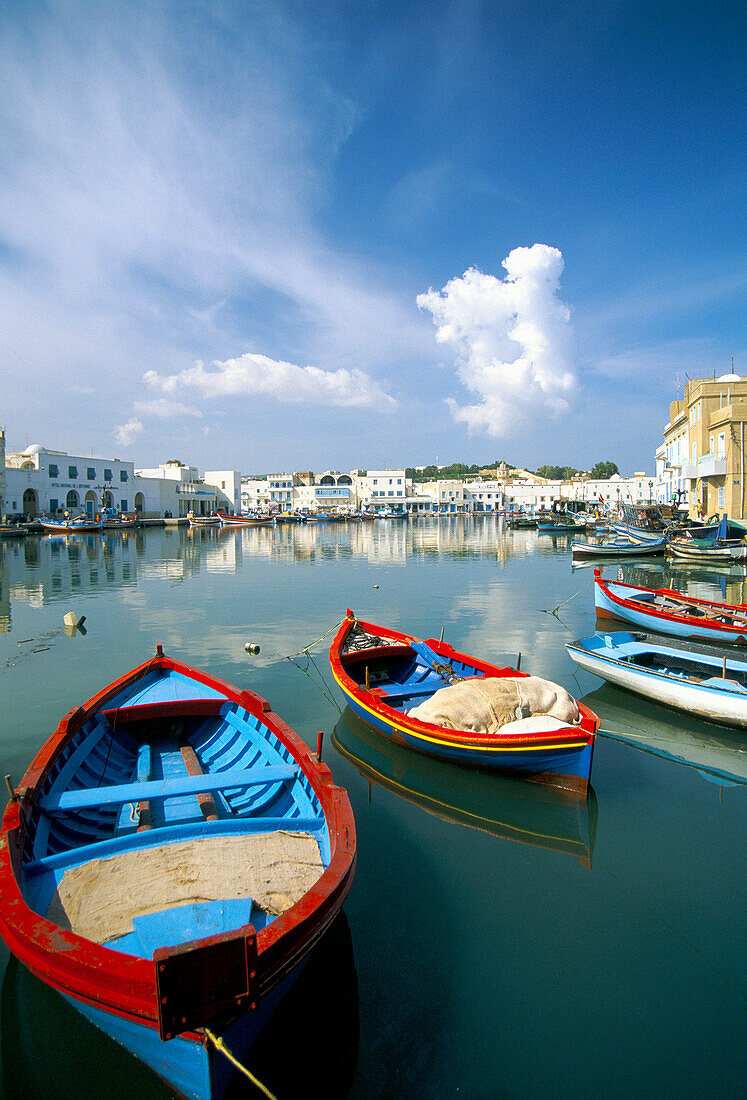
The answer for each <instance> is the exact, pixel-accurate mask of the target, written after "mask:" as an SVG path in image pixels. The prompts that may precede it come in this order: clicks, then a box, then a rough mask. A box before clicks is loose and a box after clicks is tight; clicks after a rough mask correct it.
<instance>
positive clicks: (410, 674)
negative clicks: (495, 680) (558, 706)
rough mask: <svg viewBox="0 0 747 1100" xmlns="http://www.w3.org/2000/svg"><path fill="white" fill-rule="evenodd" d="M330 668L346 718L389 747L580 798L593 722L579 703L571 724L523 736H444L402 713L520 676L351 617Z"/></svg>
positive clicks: (518, 727) (517, 726) (539, 726)
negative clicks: (448, 693)
mask: <svg viewBox="0 0 747 1100" xmlns="http://www.w3.org/2000/svg"><path fill="white" fill-rule="evenodd" d="M330 662H331V665H332V672H333V675H334V677H335V680H336V681H337V683H338V685H339V686H340V688H341V689H342V691H343V693H344V694H345V697H346V699H347V701H348V704H349V706H350V708H351V709H352V710H353V712H354V713H355V714H357V715H358V717H359V718H361V719H362V720H363V721H364V722H365V723H366V724H367V725H368V726H370V727H371V728H372V729H374V730H376V731H377V732H378V733H380V734H382V735H383V736H384V737H387V738H389V740H391V741H394V742H395V743H396V744H399V745H404V746H407V747H408V748H410V749H415V750H416V751H418V752H422V753H426V754H427V755H429V756H434V757H438V758H440V759H443V760H450V761H452V762H454V763H459V764H468V765H472V766H477V767H484V768H496V769H499V770H503V771H509V772H515V773H517V774H518V775H521V776H523V777H524V778H526V779H531V780H534V781H536V782H541V783H548V784H551V785H554V786H558V787H562V788H565V789H566V790H569V791H573V792H576V793H579V794H581V795H583V796H584V797H585V796H586V794H587V791H588V787H589V777H590V774H591V762H592V755H593V750H594V737H595V734H596V731H597V727H598V725H599V721H598V719H597V717H596V715H595V714H594V713H593V712H592V711H590V710H589V709H588V708H587V707H584V706H583V705H582V704H580V703H579V704H578V720H577V722H576V724H573V725H571V724H569V723H568V722H564V721H561V720H553V719H548V720H546V721H542V722H538V723H536V724H535V728H534V729H526V727H525V724H524V723H521V722H517V723H509V724H507V725H506V726H504V727H503V729H501V730H499V731H498V732H497V733H488V732H487V731H484V732H481V731H475V730H466V729H453V728H447V727H446V726H442V725H435V724H431V723H429V722H425V721H421V720H420V719H418V718H416V717H413V716H412V715H411V714H410V713H409V712H410V711H412V710H413V709H414V707H416V706H418V705H420V704H422V703H424V702H425V701H426V700H428V699H430V698H432V697H433V696H434V695H435V693H436V692H437V691H439V690H440V689H441V688H444V687H446V686H449V685H452V684H454V683H461V682H464V681H465V680H476V681H479V680H485V679H489V678H492V677H501V678H504V679H512V680H520V679H524V678H526V677H527V673H525V672H521V671H519V670H518V669H511V668H500V667H498V666H496V665H492V664H489V663H488V662H486V661H482V660H479V659H478V658H476V657H470V656H468V655H467V654H464V653H459V652H458V651H457V650H455V649H454V648H453V647H452V646H450V645H448V644H447V643H446V642H443V641H438V640H436V639H435V638H430V639H428V640H427V641H422V640H421V639H419V638H416V637H415V636H413V635H411V634H403V633H401V632H400V631H397V630H392V629H389V628H387V629H384V628H382V627H380V626H376V625H375V624H373V623H368V622H363V621H361V620H359V619H356V617H355V615H354V614H353V612H352V611H351V610H350V609H348V612H347V616H346V618H345V619H344V620H343V622H342V624H341V626H340V628H339V630H338V631H337V634H336V635H335V638H334V640H333V642H332V645H331V647H330ZM512 726H513V728H512Z"/></svg>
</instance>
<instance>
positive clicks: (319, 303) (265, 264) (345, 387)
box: [0, 2, 425, 442]
mask: <svg viewBox="0 0 747 1100" xmlns="http://www.w3.org/2000/svg"><path fill="white" fill-rule="evenodd" d="M249 7H250V8H251V13H249V12H248V11H245V9H244V8H241V7H238V6H237V7H236V8H231V7H230V6H229V8H228V9H226V10H225V11H224V12H223V13H222V15H221V14H220V13H217V12H214V13H212V15H211V14H210V13H209V12H208V11H207V10H206V11H205V12H203V13H202V14H203V16H204V17H205V19H206V22H205V24H204V27H203V31H204V41H203V39H202V38H200V40H199V42H198V39H197V36H196V30H195V28H194V27H193V28H192V33H191V34H184V35H182V34H181V33H180V34H175V33H174V24H173V20H174V19H175V18H176V17H177V12H176V9H174V8H172V7H170V6H169V5H168V4H152V5H150V4H148V5H145V4H143V5H139V4H117V3H116V2H115V3H112V4H111V5H106V7H105V8H99V7H98V6H96V5H90V6H86V7H85V12H86V15H85V18H83V16H82V9H81V8H79V6H76V5H74V6H70V7H65V6H59V5H52V6H50V7H49V8H47V7H40V8H38V9H35V10H34V9H29V10H28V11H27V13H26V15H25V16H24V17H23V18H22V19H21V18H17V19H13V18H11V15H10V14H9V13H8V12H7V10H6V15H5V17H3V16H1V15H0V31H1V32H2V33H0V92H1V93H2V94H0V127H1V128H2V132H3V135H4V156H3V162H2V167H0V246H2V245H3V243H4V245H5V251H4V253H0V311H2V313H3V315H4V316H10V317H13V318H14V319H15V320H16V324H15V325H14V326H13V332H12V335H11V336H10V341H11V344H10V348H11V350H12V358H11V361H12V363H13V364H14V367H15V365H17V368H18V376H17V380H16V381H17V387H14V393H15V394H16V397H15V398H14V400H17V401H18V404H19V406H21V405H23V404H26V405H30V404H31V403H32V401H33V399H34V397H35V394H34V392H33V389H32V387H31V386H30V384H29V383H28V381H27V380H28V377H29V368H30V367H31V366H32V365H33V367H34V371H35V378H39V377H43V378H47V379H49V381H50V383H52V382H54V383H56V380H57V379H59V376H60V374H61V373H62V375H63V376H64V375H69V376H75V377H76V383H77V384H78V385H79V386H83V387H86V388H88V390H94V391H95V393H98V394H101V396H102V398H103V396H104V393H106V397H107V400H106V401H102V404H101V418H102V420H104V421H105V420H106V419H107V417H108V416H110V415H111V414H109V412H108V410H109V407H110V404H111V406H112V407H115V406H118V407H120V408H121V407H122V404H123V403H125V404H126V400H125V398H124V394H126V393H127V392H128V391H129V392H130V393H131V395H132V398H133V404H132V405H131V406H130V407H131V408H132V410H133V413H134V414H135V416H136V418H137V419H139V418H144V419H146V420H147V418H148V417H156V418H160V419H163V418H164V417H165V416H167V415H168V416H171V417H172V418H173V417H174V415H175V413H176V406H172V408H171V410H170V411H167V410H166V407H165V406H150V407H146V406H145V404H144V403H142V402H140V403H139V404H137V405H136V404H135V403H134V402H135V401H137V396H136V393H133V392H132V390H133V387H136V386H137V380H138V379H139V378H140V377H141V376H142V374H143V368H144V366H148V365H152V366H153V367H157V368H158V369H159V370H160V371H164V369H165V371H166V372H168V371H173V370H175V369H178V365H179V363H184V362H190V361H194V359H195V357H196V356H199V357H201V358H203V359H204V360H205V361H211V360H212V359H213V358H214V357H215V358H216V359H217V360H220V359H224V360H225V355H226V352H228V351H230V349H231V348H232V347H235V346H236V345H237V344H244V345H245V344H246V342H247V341H246V333H247V332H250V333H251V332H252V331H253V330H255V329H256V331H257V334H258V336H261V335H262V334H264V333H265V332H267V331H270V332H271V333H272V335H271V337H270V340H269V341H268V346H267V347H264V348H260V350H261V351H263V352H267V353H268V355H269V356H275V358H276V360H277V361H278V362H281V361H282V360H283V359H284V358H285V357H284V356H282V355H278V354H277V353H278V351H280V352H282V351H284V350H286V349H287V350H288V351H292V352H294V353H295V352H299V351H301V352H302V354H304V358H305V360H306V361H307V362H309V361H316V362H319V363H320V364H321V368H322V373H321V374H320V375H319V377H318V378H317V379H316V380H315V381H316V383H317V385H318V387H320V388H321V390H322V392H324V393H326V394H327V395H328V399H329V400H330V401H331V403H332V404H337V405H340V406H359V407H366V408H372V407H373V398H374V397H377V398H382V395H383V402H384V405H385V406H386V405H387V404H389V403H390V402H391V399H390V398H389V397H388V396H387V395H386V394H384V391H383V390H382V389H381V387H380V386H379V385H378V384H377V383H376V382H375V381H374V380H373V375H374V374H375V372H376V371H377V370H378V369H386V368H387V367H388V365H389V364H390V363H391V361H392V359H393V358H396V357H398V356H401V355H403V354H407V353H408V352H409V353H412V351H413V350H414V349H420V350H421V351H422V350H423V348H424V346H425V338H424V337H425V332H424V327H423V325H422V324H421V323H420V321H419V318H418V317H417V316H415V315H414V311H413V310H412V309H411V307H410V306H409V305H408V303H407V300H406V298H405V297H401V298H400V297H399V296H398V295H397V294H396V293H395V292H393V290H392V288H391V287H390V285H389V282H388V275H387V274H386V273H384V272H383V271H380V270H377V268H376V266H375V265H373V264H372V263H370V262H369V261H368V260H366V259H365V258H364V257H362V256H355V255H351V254H348V253H347V252H345V251H340V250H339V249H338V248H337V247H336V246H335V244H334V243H333V242H332V241H331V240H330V239H329V238H328V237H327V236H325V235H324V233H323V232H321V231H320V229H319V226H318V224H317V223H318V214H319V212H320V210H321V209H322V208H323V206H324V203H325V202H326V199H327V188H328V186H329V171H330V166H331V164H332V163H333V161H334V158H335V156H336V154H337V150H339V148H340V146H341V144H343V143H344V142H345V141H346V140H347V138H348V137H349V135H350V133H351V131H352V130H353V128H354V127H355V125H356V121H357V108H356V105H355V104H354V103H353V101H352V100H350V99H349V98H348V97H346V96H344V95H342V94H339V93H336V92H334V91H333V90H332V88H331V87H330V86H329V84H328V83H327V82H326V81H325V80H324V79H323V77H322V75H321V73H320V71H319V68H318V62H317V60H316V58H315V51H314V45H313V42H308V43H307V42H305V41H304V39H303V38H302V37H301V36H299V34H298V32H297V29H296V28H294V26H293V24H292V21H291V20H289V19H285V20H284V19H282V18H278V12H277V11H276V10H275V11H273V10H269V9H268V10H265V9H264V8H263V6H262V5H259V4H257V5H250V6H249ZM248 14H251V22H252V30H253V32H254V33H252V34H251V35H250V36H247V35H243V36H242V37H241V40H240V41H239V40H237V39H236V36H235V35H234V34H233V33H232V27H231V18H233V17H238V16H240V15H248ZM224 18H225V22H224ZM179 19H181V15H179ZM203 46H204V52H203ZM280 59H282V61H283V64H280V63H279V61H280ZM291 60H292V61H293V64H290V61H291ZM3 255H6V256H12V260H13V270H12V277H9V276H8V272H7V265H6V269H3V264H2V256H3ZM255 302H256V304H255ZM236 303H240V308H239V306H237V305H236ZM382 317H385V318H386V324H382ZM273 321H277V322H279V323H277V324H273ZM281 333H282V336H281V335H280V334H281ZM253 342H254V341H253ZM283 344H285V345H286V347H285V348H284V347H283ZM216 353H217V354H216ZM288 358H291V356H288ZM113 359H116V363H117V370H116V372H114V374H112V373H111V372H110V374H109V377H108V378H107V380H106V390H104V377H103V372H102V371H101V363H102V362H105V361H108V362H109V363H111V362H112V360H113ZM361 360H365V361H366V363H367V365H369V367H370V371H369V372H368V373H366V374H365V375H364V374H363V373H362V372H360V371H359V370H358V369H357V364H358V363H359V362H360V361H361ZM297 369H299V370H306V368H297ZM311 369H312V368H308V370H311ZM345 371H347V372H348V373H347V374H346V373H345ZM369 374H370V377H369ZM115 378H116V379H117V380H118V384H119V385H120V386H121V387H122V391H121V393H120V394H118V395H117V398H116V400H115V401H113V402H111V401H110V395H111V385H112V383H113V382H114V379H115ZM309 378H311V375H310V374H308V373H306V374H302V375H300V376H299V381H300V382H305V380H306V379H309ZM355 385H360V386H361V387H362V395H361V396H360V398H358V399H356V398H354V396H353V395H352V393H350V392H348V391H349V390H350V389H352V387H353V386H355ZM313 388H314V387H313V386H312V385H310V384H304V386H303V387H302V392H304V393H306V394H308V395H309V396H310V394H311V391H312V390H313ZM236 392H237V393H256V392H264V393H267V394H270V395H273V396H276V397H280V396H281V393H282V391H281V389H280V388H278V387H276V388H275V389H274V390H273V387H272V386H268V387H267V388H265V389H261V388H260V389H258V388H257V385H256V384H255V385H254V387H252V386H249V387H248V388H247V387H245V388H244V389H243V390H238V391H236ZM317 392H318V391H317ZM185 415H189V414H188V413H186V412H185ZM110 423H111V429H110V430H111V431H114V430H115V424H114V422H113V421H110ZM121 432H122V429H121V428H118V429H117V433H118V434H117V439H118V441H120V442H121ZM125 435H127V436H130V437H131V435H132V433H131V431H130V432H125Z"/></svg>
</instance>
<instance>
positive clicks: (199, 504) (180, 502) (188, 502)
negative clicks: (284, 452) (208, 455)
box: [137, 458, 239, 517]
mask: <svg viewBox="0 0 747 1100" xmlns="http://www.w3.org/2000/svg"><path fill="white" fill-rule="evenodd" d="M137 474H138V477H139V478H140V479H141V482H142V484H144V485H148V486H152V487H153V490H154V496H156V495H157V507H156V509H155V513H154V514H155V515H158V516H163V515H165V514H168V515H171V516H178V517H184V516H186V515H187V514H188V513H189V512H194V514H195V515H197V516H205V515H209V514H210V513H211V512H214V511H215V509H216V508H217V507H218V497H219V491H218V489H217V488H216V487H215V486H214V485H209V484H207V482H205V481H204V480H203V478H201V477H200V475H199V474H198V472H197V467H196V466H185V465H184V463H182V462H180V461H179V460H178V459H176V458H172V459H169V461H168V462H162V463H160V465H158V466H156V467H154V468H152V469H146V470H138V471H137ZM236 477H237V478H238V477H239V475H238V474H236Z"/></svg>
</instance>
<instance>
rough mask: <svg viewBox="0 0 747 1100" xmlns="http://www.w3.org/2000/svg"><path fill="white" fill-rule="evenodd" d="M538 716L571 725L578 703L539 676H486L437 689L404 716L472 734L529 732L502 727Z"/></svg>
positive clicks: (577, 711)
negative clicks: (545, 716)
mask: <svg viewBox="0 0 747 1100" xmlns="http://www.w3.org/2000/svg"><path fill="white" fill-rule="evenodd" d="M539 715H547V716H550V717H552V718H556V719H558V720H559V721H560V722H561V723H563V724H565V725H573V724H575V723H576V722H578V720H579V710H578V704H577V702H576V700H575V699H574V698H573V697H572V696H571V695H569V694H568V692H567V691H566V690H565V688H562V687H560V685H559V684H554V683H553V682H552V680H543V679H542V678H541V677H540V676H526V677H521V678H519V679H516V678H513V677H510V676H506V677H504V676H488V677H486V678H485V679H480V680H478V679H470V680H463V681H462V682H461V683H458V684H452V685H451V686H449V687H444V688H440V689H439V690H438V691H437V692H435V694H434V695H432V696H431V697H430V699H426V701H425V702H424V703H421V704H420V705H419V706H417V707H413V709H412V710H410V711H408V717H410V718H418V719H419V720H420V721H421V722H428V723H430V724H431V725H436V726H442V727H443V728H444V729H454V730H465V731H466V730H470V731H472V732H474V733H498V731H499V730H501V731H502V732H503V733H508V732H511V733H520V732H530V731H529V730H527V729H526V728H525V727H522V728H521V729H516V728H514V729H512V730H510V731H509V730H507V729H506V727H507V726H508V725H509V723H513V722H515V721H517V720H518V721H522V720H523V721H526V720H527V719H528V718H530V717H533V716H539Z"/></svg>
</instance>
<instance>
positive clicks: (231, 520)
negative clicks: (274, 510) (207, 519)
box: [215, 509, 275, 527]
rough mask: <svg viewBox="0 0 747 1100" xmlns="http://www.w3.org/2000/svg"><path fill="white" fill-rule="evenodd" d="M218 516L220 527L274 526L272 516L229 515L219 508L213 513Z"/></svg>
mask: <svg viewBox="0 0 747 1100" xmlns="http://www.w3.org/2000/svg"><path fill="white" fill-rule="evenodd" d="M215 514H216V515H217V517H218V520H219V522H220V525H221V527H274V526H275V520H274V519H273V517H272V516H248V515H238V516H236V515H229V514H228V512H224V511H222V510H221V509H219V510H218V511H217V512H216V513H215Z"/></svg>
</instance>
